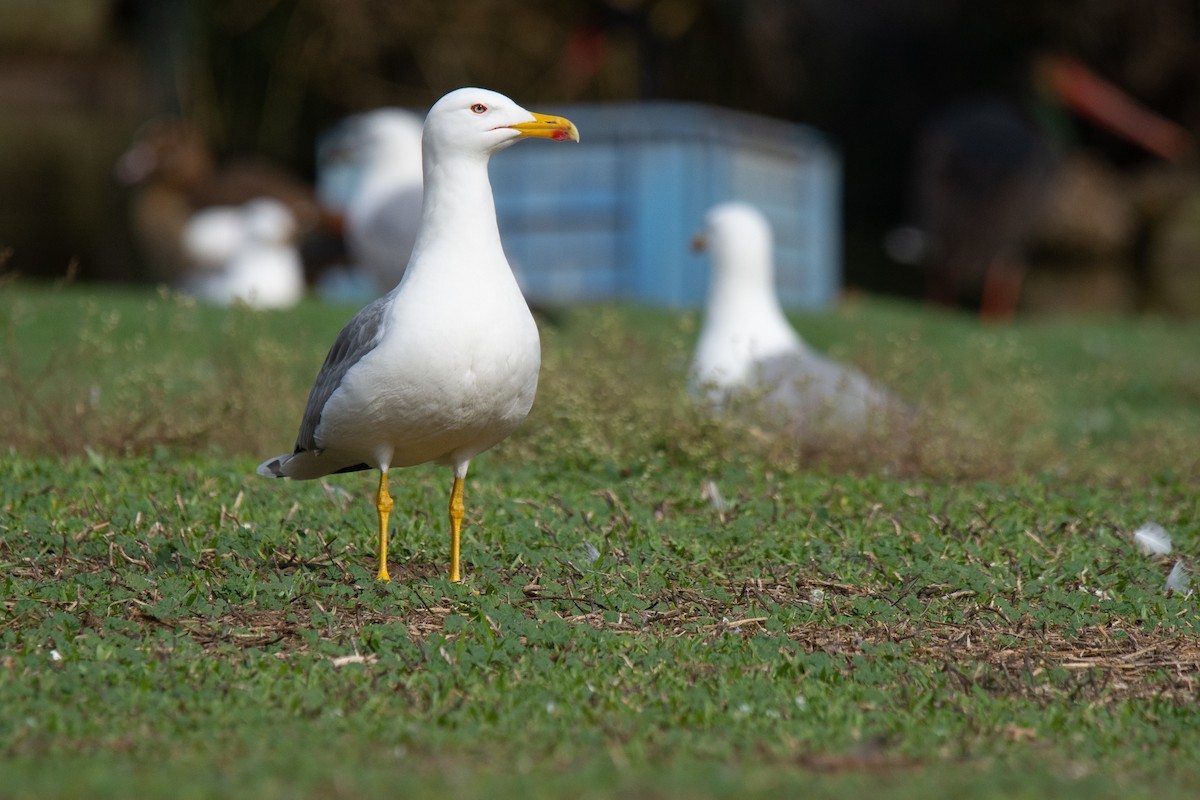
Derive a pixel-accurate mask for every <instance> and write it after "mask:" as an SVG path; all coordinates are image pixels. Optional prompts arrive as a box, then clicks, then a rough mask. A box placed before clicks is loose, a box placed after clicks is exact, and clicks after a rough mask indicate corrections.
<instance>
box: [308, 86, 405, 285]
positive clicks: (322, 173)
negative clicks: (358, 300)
mask: <svg viewBox="0 0 1200 800" xmlns="http://www.w3.org/2000/svg"><path fill="white" fill-rule="evenodd" d="M422 124H423V121H422V119H421V117H420V116H419V115H418V114H414V113H413V112H411V111H405V110H403V109H399V108H380V109H376V110H374V111H367V112H364V113H362V114H356V115H354V116H352V117H348V118H347V119H345V120H344V121H342V122H341V123H340V124H339V125H338V126H337V127H336V128H334V129H333V130H332V131H330V133H329V134H327V135H326V136H325V137H324V139H323V140H322V142H321V144H320V146H319V148H318V154H317V162H318V168H317V197H318V199H319V200H320V202H321V204H322V205H323V206H324V207H325V208H326V209H328V210H330V211H334V212H340V213H341V214H342V217H343V220H344V228H345V237H346V248H347V250H348V252H349V256H350V260H351V266H352V268H353V269H354V270H356V271H357V272H358V274H360V275H361V276H362V277H363V278H365V279H366V280H367V281H368V282H369V283H370V284H371V285H372V286H374V287H375V291H377V292H379V293H382V292H387V291H390V290H391V289H392V287H394V286H395V285H396V284H397V283H399V282H400V276H401V275H403V274H404V267H405V265H406V264H408V259H409V256H410V255H411V254H412V249H413V244H414V242H415V241H416V238H417V227H418V224H419V223H420V219H421V195H422V189H421V186H422V179H421V128H422Z"/></svg>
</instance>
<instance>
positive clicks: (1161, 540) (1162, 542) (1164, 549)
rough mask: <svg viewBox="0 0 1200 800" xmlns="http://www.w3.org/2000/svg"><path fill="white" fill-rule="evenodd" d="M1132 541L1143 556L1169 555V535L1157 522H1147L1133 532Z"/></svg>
mask: <svg viewBox="0 0 1200 800" xmlns="http://www.w3.org/2000/svg"><path fill="white" fill-rule="evenodd" d="M1133 541H1134V543H1135V544H1137V546H1138V549H1139V550H1141V551H1142V554H1143V555H1148V556H1166V555H1170V554H1171V534H1169V533H1167V529H1166V528H1164V527H1163V526H1162V525H1159V524H1158V523H1157V522H1147V523H1146V524H1144V525H1142V527H1140V528H1138V529H1137V530H1136V531H1134V532H1133Z"/></svg>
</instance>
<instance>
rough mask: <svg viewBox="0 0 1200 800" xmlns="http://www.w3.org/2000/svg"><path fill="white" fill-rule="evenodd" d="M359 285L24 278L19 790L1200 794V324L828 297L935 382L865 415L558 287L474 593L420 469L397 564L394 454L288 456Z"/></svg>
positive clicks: (17, 564) (444, 493) (12, 308)
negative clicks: (287, 291)
mask: <svg viewBox="0 0 1200 800" xmlns="http://www.w3.org/2000/svg"><path fill="white" fill-rule="evenodd" d="M352 312H353V309H344V308H342V309H339V308H329V307H324V306H320V305H317V304H315V303H313V304H308V305H305V306H302V307H301V308H299V309H296V310H294V311H291V312H286V313H269V314H256V313H252V312H249V311H246V310H241V309H234V310H231V311H220V310H216V309H210V308H202V307H196V306H194V305H191V304H189V303H187V302H184V301H181V300H179V299H178V298H173V297H169V296H166V295H161V294H155V293H153V292H135V291H120V290H112V289H104V290H100V289H90V288H87V287H67V288H62V289H51V288H49V287H32V286H27V285H22V284H12V283H9V284H5V285H3V286H0V333H2V335H3V337H4V338H3V339H2V340H0V431H3V433H0V453H2V454H3V455H2V456H0V568H2V570H3V571H2V578H0V580H2V584H0V585H2V587H3V590H2V592H0V698H2V699H3V703H2V704H0V797H4V798H9V797H12V798H46V797H97V796H99V797H213V796H220V797H254V798H284V797H289V798H290V797H321V798H341V797H347V798H349V797H361V796H371V795H375V796H379V795H388V796H409V795H411V796H433V795H438V796H452V797H489V798H491V797H496V798H508V797H512V798H517V797H521V798H531V797H532V798H539V797H564V796H565V797H580V798H591V797H646V798H674V797H713V798H726V797H727V798H734V797H736V798H745V797H780V796H804V797H817V798H821V797H829V798H833V797H837V798H846V797H867V796H869V797H871V798H872V800H890V799H892V798H897V799H898V798H929V797H971V798H1022V797H1057V798H1088V799H1089V800H1094V799H1095V798H1131V797H1132V798H1140V797H1145V798H1155V799H1156V800H1166V799H1169V798H1193V797H1196V796H1200V757H1198V756H1197V755H1196V754H1197V753H1200V704H1198V703H1197V700H1198V699H1200V698H1198V692H1200V630H1198V629H1197V628H1198V625H1197V622H1198V616H1197V598H1196V597H1195V596H1193V595H1190V594H1187V593H1181V592H1169V591H1167V590H1166V587H1165V584H1166V579H1167V575H1168V572H1170V570H1171V569H1172V567H1173V566H1175V564H1176V562H1177V560H1178V559H1179V558H1182V559H1183V560H1184V562H1185V563H1186V564H1191V563H1192V559H1193V557H1195V556H1196V555H1197V553H1198V552H1200V516H1198V513H1197V510H1198V509H1197V497H1198V496H1200V447H1198V446H1197V443H1200V324H1197V323H1194V322H1191V323H1187V322H1179V321H1168V320H1157V319H1139V320H1132V319H1106V320H1075V321H1058V322H1047V321H1022V322H1019V323H1017V324H1015V325H1012V326H1007V327H980V326H979V325H978V324H977V323H976V322H975V321H974V320H971V319H968V318H965V317H960V316H956V315H951V314H942V313H934V312H929V311H927V310H924V309H920V308H915V307H911V306H907V305H903V304H896V303H890V302H885V301H881V300H878V299H855V300H851V301H849V302H847V303H846V304H844V305H843V306H842V307H841V308H839V309H838V310H836V311H833V312H828V313H821V314H804V315H796V317H795V320H796V322H797V325H798V326H799V327H800V329H801V330H802V331H803V332H804V333H805V335H806V336H807V337H808V338H809V340H810V341H811V342H812V343H813V344H814V345H816V346H818V347H820V348H821V349H823V350H825V351H827V352H831V353H833V354H834V355H835V356H837V357H839V358H842V359H845V360H849V361H853V362H855V363H857V364H859V365H860V366H862V367H864V368H865V369H867V370H868V371H869V372H871V373H872V374H874V375H876V376H877V377H879V378H880V379H881V380H883V381H884V382H886V383H888V384H889V385H891V386H892V387H893V388H894V389H895V390H896V391H897V392H898V393H899V394H901V395H902V396H904V397H905V398H906V399H908V400H909V401H910V402H911V403H912V404H913V405H914V407H916V408H917V409H918V411H917V418H916V420H915V421H914V422H913V424H912V425H911V427H910V428H909V429H908V430H906V431H905V432H904V434H903V435H902V436H899V435H896V436H886V437H885V436H877V437H870V438H868V439H867V440H865V441H858V442H846V441H841V442H839V441H832V440H825V441H804V440H798V439H796V438H794V437H786V436H780V435H777V434H772V433H771V432H769V431H767V430H763V429H760V428H758V427H755V426H754V425H750V424H738V423H733V422H714V421H711V420H708V419H705V418H704V417H702V416H701V415H700V414H699V413H698V412H697V411H696V410H695V409H693V408H692V407H691V406H690V405H689V404H688V403H687V399H686V392H685V389H684V371H685V369H686V365H687V361H688V357H689V349H690V346H691V343H692V342H693V341H694V337H695V334H696V331H697V327H698V321H699V320H698V317H697V315H696V314H680V313H669V312H665V311H656V310H646V309H636V308H627V307H621V308H617V307H609V306H604V307H585V308H578V309H570V310H555V311H553V312H552V313H549V314H547V316H546V317H545V318H544V319H543V321H542V322H543V325H542V328H543V351H544V365H543V371H542V384H541V389H540V393H539V396H538V401H537V403H536V405H535V407H534V412H533V413H532V414H531V416H530V419H529V420H528V421H527V423H526V424H525V426H524V427H523V428H522V429H521V430H520V431H518V433H517V434H516V435H514V437H513V438H512V439H510V440H509V441H507V442H505V443H503V444H501V445H500V446H498V447H497V448H496V449H495V450H493V451H491V452H489V453H486V454H484V455H483V456H481V457H479V458H478V459H477V460H476V462H475V463H474V464H473V466H472V474H471V476H470V478H469V480H468V484H467V496H466V503H467V520H466V524H465V527H464V542H463V559H464V569H465V572H466V581H465V582H464V583H463V584H461V585H454V584H450V583H449V582H448V581H447V580H446V564H447V559H448V543H447V537H446V529H447V522H446V518H445V517H446V514H445V509H446V504H447V501H448V496H449V488H450V475H449V471H448V470H447V469H444V468H435V467H419V468H414V469H411V470H402V471H395V472H393V478H392V491H393V494H394V495H395V498H396V510H395V512H394V513H393V517H392V552H391V573H392V578H393V583H391V584H390V585H380V584H378V583H376V582H375V581H374V579H373V575H374V553H373V544H374V535H373V525H374V509H373V506H372V503H371V500H370V498H371V496H372V494H373V490H374V487H375V479H374V477H372V474H370V473H357V474H350V475H342V476H336V477H331V478H329V479H327V480H324V481H311V482H303V483H295V482H290V481H269V480H266V479H262V478H259V477H257V476H255V475H254V474H253V469H254V466H255V465H256V464H257V463H258V462H259V461H260V460H261V459H262V458H265V457H267V456H270V455H274V454H276V453H281V452H284V451H286V450H288V449H289V448H290V446H291V443H292V441H293V438H294V436H295V429H296V426H297V424H298V421H299V414H300V411H301V409H302V407H303V403H304V400H305V396H306V394H307V390H308V386H309V383H310V381H311V379H312V376H313V375H314V373H315V371H316V369H317V367H318V366H319V364H320V362H321V360H322V359H323V357H324V354H325V350H326V348H327V347H328V345H329V343H330V342H331V341H332V339H333V336H334V335H335V334H336V333H337V331H338V329H339V328H340V327H341V325H342V324H343V323H344V322H345V320H346V319H347V318H348V317H349V315H350V314H351V313H352ZM713 486H715V487H716V488H717V489H718V490H719V492H720V494H721V495H722V496H723V498H724V501H725V503H724V505H723V506H721V507H718V505H717V504H714V502H713V501H712V492H711V487H713ZM1147 521H1156V522H1158V523H1160V524H1161V525H1163V526H1164V527H1166V528H1167V529H1168V531H1169V532H1170V533H1171V536H1172V538H1173V540H1174V544H1175V552H1174V553H1172V554H1171V555H1170V556H1147V555H1143V554H1142V553H1141V552H1139V550H1138V548H1137V547H1136V546H1135V543H1134V541H1133V535H1132V534H1133V532H1134V530H1135V529H1137V528H1138V527H1139V526H1140V525H1142V524H1143V523H1145V522H1147Z"/></svg>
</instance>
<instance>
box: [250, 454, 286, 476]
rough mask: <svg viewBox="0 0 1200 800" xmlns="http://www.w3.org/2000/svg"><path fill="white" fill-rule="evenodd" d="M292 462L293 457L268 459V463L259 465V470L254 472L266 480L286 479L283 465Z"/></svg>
mask: <svg viewBox="0 0 1200 800" xmlns="http://www.w3.org/2000/svg"><path fill="white" fill-rule="evenodd" d="M289 460H291V456H286V455H284V456H275V457H274V458H268V459H267V460H266V461H264V462H263V463H261V464H259V465H258V469H256V470H254V471H255V472H257V473H258V474H259V475H262V476H263V477H264V478H286V477H287V475H286V474H285V473H284V471H283V465H284V464H286V463H287V462H288V461H289Z"/></svg>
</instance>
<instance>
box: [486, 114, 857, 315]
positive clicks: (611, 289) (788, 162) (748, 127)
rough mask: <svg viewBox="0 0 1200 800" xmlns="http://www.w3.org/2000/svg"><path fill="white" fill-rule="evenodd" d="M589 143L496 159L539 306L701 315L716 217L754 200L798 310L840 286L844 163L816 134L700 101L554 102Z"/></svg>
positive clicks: (507, 212) (528, 289)
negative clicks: (704, 246)
mask: <svg viewBox="0 0 1200 800" xmlns="http://www.w3.org/2000/svg"><path fill="white" fill-rule="evenodd" d="M553 111H554V113H556V114H562V115H563V116H565V117H568V118H569V119H571V120H572V121H573V122H575V124H576V125H577V126H578V127H579V133H580V139H581V142H580V144H578V145H574V144H554V145H551V144H550V143H548V142H527V143H525V144H523V145H521V146H520V147H513V148H511V149H508V150H505V151H504V152H502V153H499V154H498V155H497V156H496V157H495V158H493V159H492V162H491V178H492V188H493V191H494V193H495V196H496V210H497V215H498V218H499V223H500V232H501V235H502V236H503V238H504V247H505V251H506V252H507V254H508V257H509V260H510V261H511V262H512V263H513V265H514V267H515V268H516V270H517V274H518V278H519V280H520V282H521V286H522V288H523V289H524V291H525V293H526V296H527V297H528V298H529V300H531V301H533V302H538V303H568V302H577V301H590V300H614V299H619V300H628V301H635V302H643V303H647V304H652V305H665V306H672V307H684V308H686V307H697V306H700V305H702V304H703V302H704V298H705V295H706V293H707V289H708V260H707V256H705V255H704V254H696V253H693V252H691V250H690V247H689V243H690V240H691V237H692V235H693V234H695V233H696V231H697V230H698V229H699V228H700V225H701V223H702V221H703V218H704V214H705V212H706V211H707V210H708V209H709V208H710V207H711V206H713V205H715V204H717V203H720V202H724V201H726V200H744V201H746V202H749V203H753V204H754V205H756V206H758V208H759V209H760V210H761V211H763V213H765V214H766V215H767V218H768V219H769V220H770V221H771V225H772V227H773V229H774V233H775V257H776V285H777V287H778V289H779V294H780V299H781V301H782V303H783V304H784V305H785V306H787V307H792V308H818V307H821V306H825V305H828V304H829V303H831V302H832V301H833V300H834V299H835V298H836V296H837V293H838V290H839V288H840V285H841V253H840V219H841V217H840V206H841V194H840V187H841V163H840V160H839V158H838V155H837V153H836V152H835V151H834V149H833V148H832V147H831V146H830V145H829V143H828V142H827V141H826V140H825V138H824V137H822V136H821V135H820V134H819V133H817V132H815V131H814V130H812V129H811V128H808V127H805V126H803V125H796V124H792V123H787V122H782V121H779V120H775V119H769V118H766V117H760V116H755V115H751V114H745V113H741V112H735V111H729V110H727V109H721V108H714V107H711V106H704V105H699V104H693V103H674V102H658V103H626V104H614V105H566V106H555V107H554V109H553Z"/></svg>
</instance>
